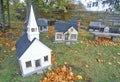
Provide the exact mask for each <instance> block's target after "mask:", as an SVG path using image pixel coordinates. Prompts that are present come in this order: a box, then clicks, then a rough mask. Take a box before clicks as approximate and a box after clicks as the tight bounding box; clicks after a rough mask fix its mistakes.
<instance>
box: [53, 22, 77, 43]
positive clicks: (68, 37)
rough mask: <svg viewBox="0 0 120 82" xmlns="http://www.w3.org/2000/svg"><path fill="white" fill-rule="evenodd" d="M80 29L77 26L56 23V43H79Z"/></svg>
mask: <svg viewBox="0 0 120 82" xmlns="http://www.w3.org/2000/svg"><path fill="white" fill-rule="evenodd" d="M77 39H78V27H77V25H76V24H71V23H65V22H62V23H60V22H56V23H55V42H72V43H73V42H77Z"/></svg>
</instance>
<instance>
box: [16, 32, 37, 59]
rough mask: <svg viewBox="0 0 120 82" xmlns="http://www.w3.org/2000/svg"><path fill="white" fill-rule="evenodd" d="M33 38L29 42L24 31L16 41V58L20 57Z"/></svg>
mask: <svg viewBox="0 0 120 82" xmlns="http://www.w3.org/2000/svg"><path fill="white" fill-rule="evenodd" d="M34 40H35V39H33V40H32V41H31V42H30V41H29V40H28V37H27V33H24V34H23V35H22V36H21V37H20V39H19V40H18V41H17V42H16V51H17V55H18V58H20V57H21V56H22V55H23V53H24V52H25V51H26V50H27V49H28V47H29V46H30V45H31V44H32V42H33V41H34Z"/></svg>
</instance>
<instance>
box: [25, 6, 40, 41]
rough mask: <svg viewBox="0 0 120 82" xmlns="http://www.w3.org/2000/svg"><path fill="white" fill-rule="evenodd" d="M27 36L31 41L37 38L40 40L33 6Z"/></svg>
mask: <svg viewBox="0 0 120 82" xmlns="http://www.w3.org/2000/svg"><path fill="white" fill-rule="evenodd" d="M27 35H28V39H29V40H30V41H32V40H33V39H34V38H37V39H38V40H39V31H38V26H37V23H36V19H35V15H34V11H33V7H32V5H31V9H30V14H29V19H28V25H27Z"/></svg>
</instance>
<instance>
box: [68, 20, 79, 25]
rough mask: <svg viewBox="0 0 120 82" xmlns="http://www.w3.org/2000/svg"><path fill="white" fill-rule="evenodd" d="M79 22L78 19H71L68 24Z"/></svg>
mask: <svg viewBox="0 0 120 82" xmlns="http://www.w3.org/2000/svg"><path fill="white" fill-rule="evenodd" d="M78 21H79V20H77V19H71V20H69V21H68V23H72V24H77V23H78Z"/></svg>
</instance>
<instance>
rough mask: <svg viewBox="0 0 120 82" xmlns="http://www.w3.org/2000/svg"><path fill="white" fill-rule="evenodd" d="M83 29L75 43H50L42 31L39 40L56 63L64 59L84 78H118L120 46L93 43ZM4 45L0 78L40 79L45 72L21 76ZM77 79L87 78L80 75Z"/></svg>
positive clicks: (15, 81)
mask: <svg viewBox="0 0 120 82" xmlns="http://www.w3.org/2000/svg"><path fill="white" fill-rule="evenodd" d="M81 31H84V30H81ZM84 32H85V33H86V35H85V36H80V35H79V40H78V43H77V44H70V45H69V46H67V45H66V44H65V43H59V44H56V43H53V42H52V41H50V40H49V38H48V37H46V36H48V33H41V34H40V41H42V42H43V43H44V44H46V45H47V46H48V47H50V48H51V49H52V50H53V51H54V52H55V57H56V61H57V65H63V63H64V62H67V63H68V64H69V65H70V66H71V67H72V69H73V72H74V74H81V75H82V76H83V78H85V77H88V78H89V79H90V81H91V82H119V81H120V64H118V63H117V62H120V56H119V55H118V54H117V53H120V46H103V45H97V46H94V44H92V43H91V44H89V43H88V42H87V41H86V40H91V41H92V35H90V34H89V33H88V32H87V31H84ZM84 39H86V40H84ZM4 49H6V47H2V49H1V53H0V56H2V57H3V58H4V59H3V61H2V62H0V82H39V80H40V79H43V76H44V74H42V75H37V74H34V75H32V76H30V77H26V78H23V77H22V76H21V74H20V69H19V65H18V62H17V55H16V51H12V52H10V53H7V54H5V53H4V52H3V50H4ZM97 51H100V52H101V55H97ZM97 59H102V60H104V62H98V61H97ZM109 62H110V63H111V65H110V64H109ZM86 65H88V67H86ZM78 82H87V81H85V80H84V79H83V80H80V81H78Z"/></svg>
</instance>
